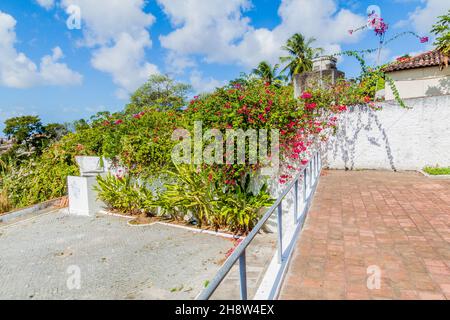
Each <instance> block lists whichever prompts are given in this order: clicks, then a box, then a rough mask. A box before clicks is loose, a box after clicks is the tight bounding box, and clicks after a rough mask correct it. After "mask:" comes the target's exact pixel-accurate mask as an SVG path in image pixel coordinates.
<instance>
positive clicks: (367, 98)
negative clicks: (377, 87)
mask: <svg viewBox="0 0 450 320" xmlns="http://www.w3.org/2000/svg"><path fill="white" fill-rule="evenodd" d="M371 101H372V99H371V98H370V97H369V96H365V97H364V102H365V103H369V102H371Z"/></svg>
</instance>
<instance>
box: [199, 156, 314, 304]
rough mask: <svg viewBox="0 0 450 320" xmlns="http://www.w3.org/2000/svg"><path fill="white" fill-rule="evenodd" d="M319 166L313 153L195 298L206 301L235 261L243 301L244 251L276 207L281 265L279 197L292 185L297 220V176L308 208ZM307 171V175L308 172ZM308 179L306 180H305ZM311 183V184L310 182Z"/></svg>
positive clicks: (245, 279) (296, 219)
mask: <svg viewBox="0 0 450 320" xmlns="http://www.w3.org/2000/svg"><path fill="white" fill-rule="evenodd" d="M321 167H322V161H321V158H320V154H319V152H315V153H314V155H313V157H312V158H311V159H310V160H309V161H308V163H307V164H306V165H305V167H304V168H303V169H302V170H301V172H300V173H299V174H298V175H297V176H296V177H295V179H294V180H293V181H292V182H290V183H289V185H288V186H287V188H286V189H285V190H284V191H283V193H282V194H281V195H280V196H279V197H278V199H277V200H276V201H275V203H274V204H273V205H272V206H271V207H270V208H269V209H268V210H267V211H266V213H265V214H264V215H263V217H262V218H261V220H260V221H259V222H258V224H257V225H256V226H255V227H254V228H253V230H252V231H251V232H250V233H249V234H248V235H247V237H245V239H244V240H243V241H242V242H241V243H240V244H239V245H238V246H237V247H236V249H235V250H234V251H233V253H232V254H231V255H230V256H229V257H228V259H227V260H226V261H225V263H224V264H223V266H222V267H221V268H220V269H219V271H218V272H217V274H216V276H215V277H214V279H213V280H212V281H211V282H210V283H209V284H208V286H207V287H206V288H205V289H204V290H203V291H202V292H201V293H200V295H199V296H198V297H197V300H208V299H209V298H210V297H211V296H212V295H213V294H214V292H215V291H216V290H217V288H218V286H219V285H220V284H221V283H222V281H223V280H224V279H225V277H226V276H227V275H228V273H229V272H230V271H231V269H232V268H233V266H234V265H235V263H236V262H237V261H238V260H239V273H240V276H239V278H240V291H241V300H247V267H246V256H245V251H246V249H247V247H248V246H249V245H250V243H251V242H252V241H253V239H254V238H255V237H256V235H257V234H258V233H259V232H260V231H261V228H262V227H263V226H264V224H265V223H266V222H267V220H268V219H269V218H270V217H271V216H272V214H273V213H274V212H275V210H277V225H278V226H277V229H278V263H279V264H280V265H281V264H282V263H283V261H284V259H285V258H286V257H284V256H283V227H282V217H283V207H282V205H283V200H284V198H285V197H286V196H287V194H288V193H289V192H290V191H291V190H292V189H293V188H294V190H295V202H294V214H295V221H294V222H295V224H298V223H299V217H298V186H299V181H300V179H301V177H304V179H303V200H304V203H305V209H307V208H308V207H309V204H310V200H311V197H312V195H313V181H315V182H316V181H317V178H318V176H319V174H320V170H321ZM308 171H309V174H308ZM308 180H309V181H308ZM314 185H315V183H314ZM308 187H309V188H310V190H311V193H310V194H309V195H308V197H307V195H306V189H307V188H308Z"/></svg>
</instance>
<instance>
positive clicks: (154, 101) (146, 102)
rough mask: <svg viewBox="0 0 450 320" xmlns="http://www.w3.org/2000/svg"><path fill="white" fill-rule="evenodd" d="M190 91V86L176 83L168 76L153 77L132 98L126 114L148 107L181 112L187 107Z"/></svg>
mask: <svg viewBox="0 0 450 320" xmlns="http://www.w3.org/2000/svg"><path fill="white" fill-rule="evenodd" d="M190 91H191V86H190V85H187V84H184V83H178V82H175V81H174V80H173V79H171V78H169V77H168V76H166V75H152V76H150V78H149V80H148V81H147V82H146V83H145V84H143V85H142V86H141V87H140V88H139V89H137V90H136V92H135V93H134V94H133V95H132V96H131V102H130V104H129V105H128V106H127V107H126V112H127V113H129V114H132V113H138V112H140V111H142V110H143V109H145V108H148V107H153V108H158V109H159V110H163V111H167V110H179V109H180V108H181V107H182V106H184V105H185V103H186V99H187V95H188V94H189V92H190Z"/></svg>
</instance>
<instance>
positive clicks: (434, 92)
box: [386, 66, 450, 100]
mask: <svg viewBox="0 0 450 320" xmlns="http://www.w3.org/2000/svg"><path fill="white" fill-rule="evenodd" d="M388 75H389V76H390V77H391V78H392V79H393V80H394V82H395V85H396V87H397V90H398V92H399V93H400V97H402V98H403V99H408V98H417V97H430V96H440V95H445V94H450V68H444V69H443V70H439V67H438V66H436V67H427V68H417V69H411V70H402V71H395V72H390V73H388ZM393 99H394V95H393V94H392V90H391V88H390V87H389V85H387V84H386V100H393Z"/></svg>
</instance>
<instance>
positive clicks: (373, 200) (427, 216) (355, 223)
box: [280, 171, 450, 299]
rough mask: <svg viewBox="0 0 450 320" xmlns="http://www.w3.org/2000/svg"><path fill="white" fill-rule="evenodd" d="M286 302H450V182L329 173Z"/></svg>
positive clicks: (288, 282)
mask: <svg viewBox="0 0 450 320" xmlns="http://www.w3.org/2000/svg"><path fill="white" fill-rule="evenodd" d="M371 266H378V267H379V268H380V270H381V287H380V289H372V290H370V289H368V285H367V280H368V278H370V279H372V277H371V275H373V274H372V273H370V272H369V273H368V268H369V267H371ZM280 299H450V180H432V179H429V178H426V177H424V176H422V175H420V174H418V173H394V172H384V171H356V172H355V171H352V172H350V171H349V172H345V171H324V172H323V174H322V177H321V180H320V183H319V186H318V189H317V193H316V196H315V199H314V203H313V206H312V208H311V210H310V212H309V216H308V218H307V220H306V223H305V227H304V230H303V231H302V234H301V236H300V239H299V242H298V244H297V247H296V249H295V252H294V256H293V258H292V261H291V264H290V267H289V270H288V274H287V276H286V279H285V282H284V284H283V287H282V290H281V293H280Z"/></svg>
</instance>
